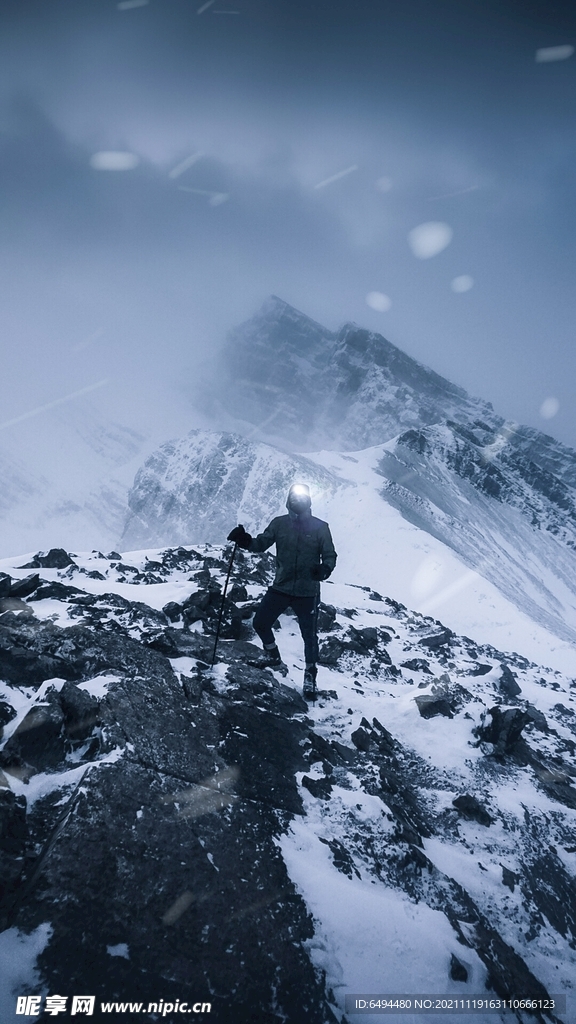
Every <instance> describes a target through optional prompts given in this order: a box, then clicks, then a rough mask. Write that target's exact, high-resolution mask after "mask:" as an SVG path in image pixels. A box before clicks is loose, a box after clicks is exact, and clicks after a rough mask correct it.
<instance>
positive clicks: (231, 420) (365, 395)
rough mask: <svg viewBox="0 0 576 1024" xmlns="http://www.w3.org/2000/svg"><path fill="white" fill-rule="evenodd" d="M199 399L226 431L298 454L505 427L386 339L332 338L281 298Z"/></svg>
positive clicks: (344, 332) (352, 332) (236, 334)
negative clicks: (410, 435) (423, 432)
mask: <svg viewBox="0 0 576 1024" xmlns="http://www.w3.org/2000/svg"><path fill="white" fill-rule="evenodd" d="M198 401H199V403H200V404H202V405H204V407H205V408H206V409H207V411H209V412H210V413H211V415H212V417H213V420H214V422H215V424H217V423H220V424H221V426H222V427H223V428H224V429H236V430H237V431H238V432H240V433H243V432H244V433H245V432H246V427H249V428H250V430H251V431H253V432H254V434H255V436H256V437H257V438H258V439H259V440H261V441H269V442H271V443H272V444H279V445H280V446H281V447H286V446H290V447H291V448H293V449H295V450H296V451H317V450H318V449H320V448H328V449H331V450H332V451H358V450H360V449H362V448H368V447H370V446H371V445H375V444H381V443H382V442H384V441H388V440H390V438H392V437H396V435H397V434H400V433H402V432H403V431H404V430H407V429H409V428H410V427H424V426H427V425H428V424H431V423H438V422H439V421H442V420H444V419H446V418H447V417H448V418H451V419H453V420H456V421H457V422H466V421H470V420H474V419H482V420H484V421H485V422H488V423H490V424H492V426H493V428H494V429H495V430H496V429H497V428H498V427H499V426H500V425H501V424H502V423H503V420H502V418H501V417H499V416H496V415H495V413H494V410H493V409H492V406H491V405H490V404H489V403H488V402H483V401H481V400H480V399H475V398H471V397H470V396H469V395H468V394H467V393H466V391H464V389H463V388H460V387H457V386H456V385H455V384H452V383H451V382H450V381H449V380H446V378H444V377H441V376H440V375H439V374H437V373H435V372H434V371H433V370H431V369H429V368H428V367H426V366H423V365H422V364H421V363H419V362H417V360H415V359H412V358H411V357H410V356H408V355H406V354H405V353H404V352H402V351H401V349H399V348H397V347H396V346H395V345H392V344H391V343H390V342H389V341H387V340H386V339H385V338H383V337H382V335H380V334H376V333H374V332H372V331H367V330H364V329H362V328H360V327H358V326H357V325H356V324H352V323H348V324H344V326H343V327H341V328H340V330H339V331H336V332H333V331H329V330H327V329H326V328H325V327H322V326H321V325H320V324H318V323H316V322H315V321H314V320H312V319H311V318H310V317H308V316H306V315H305V314H304V313H301V312H299V310H297V309H295V308H294V307H293V306H290V305H289V304H288V303H287V302H284V301H283V300H282V299H279V298H278V297H277V296H275V295H273V296H271V297H270V298H269V299H268V300H267V301H266V302H265V303H264V305H263V306H262V308H261V309H260V310H259V311H258V313H256V315H255V316H253V317H252V318H251V319H250V320H248V321H247V322H246V323H244V324H241V325H240V326H239V327H237V328H235V329H234V330H232V331H231V332H230V334H229V336H228V340H227V344H226V345H225V347H224V349H223V351H222V354H221V356H220V359H219V361H218V364H217V368H216V372H215V374H214V377H213V379H212V380H211V381H210V382H207V383H206V382H204V383H203V388H202V393H201V394H199V395H198ZM242 426H244V430H242Z"/></svg>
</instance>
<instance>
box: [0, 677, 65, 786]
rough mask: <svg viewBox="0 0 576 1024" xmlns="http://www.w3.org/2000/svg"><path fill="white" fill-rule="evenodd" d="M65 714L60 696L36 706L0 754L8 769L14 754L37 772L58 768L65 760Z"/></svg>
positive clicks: (53, 694) (51, 694)
mask: <svg viewBox="0 0 576 1024" xmlns="http://www.w3.org/2000/svg"><path fill="white" fill-rule="evenodd" d="M64 739H65V735H64V712H63V711H62V708H61V706H60V701H59V700H58V695H57V694H56V693H55V692H52V693H49V694H48V695H47V697H46V700H45V702H44V703H42V704H35V705H34V706H33V707H32V708H30V711H29V712H28V714H27V715H26V717H25V718H24V719H23V720H22V721H21V722H20V725H19V726H18V728H17V729H16V731H15V732H13V733H12V735H11V737H10V739H9V740H7V742H6V744H5V746H4V750H3V751H2V754H1V755H0V761H1V762H2V764H6V766H7V767H9V766H10V764H11V763H12V758H13V757H14V755H15V756H16V758H22V759H23V760H24V761H25V762H26V764H29V765H32V767H33V768H35V769H36V771H38V772H43V771H46V770H47V769H48V770H49V769H50V768H55V767H56V766H57V765H59V764H60V763H61V762H62V761H63V760H64V757H65V749H64Z"/></svg>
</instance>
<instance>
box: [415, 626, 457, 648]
mask: <svg viewBox="0 0 576 1024" xmlns="http://www.w3.org/2000/svg"><path fill="white" fill-rule="evenodd" d="M453 636H454V634H453V633H452V631H451V630H450V629H443V630H442V632H441V633H433V634H432V636H424V637H421V638H420V640H419V641H418V642H419V643H420V644H422V647H428V648H429V649H430V650H431V651H436V650H438V649H439V648H440V647H445V646H446V645H447V644H449V643H450V641H451V639H452V637H453Z"/></svg>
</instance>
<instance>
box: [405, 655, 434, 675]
mask: <svg viewBox="0 0 576 1024" xmlns="http://www.w3.org/2000/svg"><path fill="white" fill-rule="evenodd" d="M401 666H402V668H409V669H410V671H411V672H427V673H429V674H430V675H432V673H431V671H430V662H429V661H426V658H410V660H409V661H403V662H401Z"/></svg>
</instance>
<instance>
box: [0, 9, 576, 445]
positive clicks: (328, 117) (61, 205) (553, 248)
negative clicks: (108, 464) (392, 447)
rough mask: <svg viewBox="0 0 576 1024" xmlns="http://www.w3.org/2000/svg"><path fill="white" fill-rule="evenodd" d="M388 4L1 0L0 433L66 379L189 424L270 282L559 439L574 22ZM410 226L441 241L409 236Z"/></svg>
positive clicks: (10, 432)
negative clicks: (202, 391) (199, 394)
mask: <svg viewBox="0 0 576 1024" xmlns="http://www.w3.org/2000/svg"><path fill="white" fill-rule="evenodd" d="M400 7H401V9H399V5H397V4H393V3H382V4H378V5H376V4H373V3H372V4H370V3H364V4H362V3H361V4H356V5H347V4H343V3H340V4H327V3H312V4H303V3H288V2H286V3H284V2H281V3H276V4H274V5H267V4H265V3H261V2H252V3H251V2H250V0H238V2H234V3H226V4H224V3H218V2H215V3H213V4H211V5H200V4H198V5H197V6H196V5H193V4H190V3H188V2H187V0H186V2H185V0H166V2H164V3H159V2H158V0H155V2H152V0H151V2H150V3H148V4H141V5H140V6H135V5H132V6H129V5H126V4H124V5H122V4H121V3H120V4H114V3H111V4H108V3H107V4H102V3H101V2H99V0H86V2H82V3H79V2H67V0H55V2H52V3H51V4H50V5H46V4H45V3H42V2H40V0H25V2H20V0H10V2H4V4H3V20H4V28H3V32H2V40H1V42H0V56H1V60H0V102H1V117H0V127H1V135H0V144H1V148H2V161H1V165H0V192H1V196H2V199H1V210H2V231H1V233H0V261H1V276H0V281H1V285H0V287H1V308H2V378H3V384H4V386H3V390H2V399H3V401H2V415H1V417H0V418H1V421H2V423H1V427H2V429H1V430H0V445H1V446H2V449H3V451H4V452H5V453H8V454H10V455H11V456H14V457H18V455H19V444H20V432H19V430H17V429H15V427H14V425H10V424H11V423H12V421H13V420H15V419H17V418H18V417H19V416H20V415H22V414H23V413H27V412H34V410H44V411H38V413H37V416H36V419H35V422H36V424H37V429H38V432H39V433H41V432H42V431H43V429H44V428H43V426H42V423H43V419H44V420H45V422H46V423H48V418H47V416H48V412H47V410H45V407H46V406H49V405H50V403H53V402H54V401H57V400H60V399H61V398H67V396H76V397H72V398H70V399H69V401H70V402H72V403H76V405H77V406H78V408H81V406H82V402H84V401H85V400H87V399H85V397H84V396H85V395H87V394H88V393H89V395H90V407H91V408H92V409H95V410H96V411H97V412H98V414H99V415H101V416H103V417H104V418H114V419H116V420H117V421H119V422H121V423H123V424H126V425H127V426H132V427H135V428H137V429H147V428H149V429H150V430H151V431H152V433H153V434H154V437H155V438H156V439H158V440H160V439H162V438H166V437H169V436H172V435H174V433H177V432H182V431H184V430H186V429H188V428H189V427H191V426H193V425H196V424H197V423H198V422H199V416H198V413H197V412H196V410H195V409H194V407H193V403H192V402H191V399H190V395H191V394H192V392H193V386H192V385H193V382H194V380H195V379H197V377H198V375H199V373H201V372H203V368H205V367H206V365H207V363H208V362H209V361H210V359H211V357H212V355H213V353H214V352H215V351H216V350H217V348H218V347H219V346H220V345H221V343H222V340H223V338H224V336H225V334H226V331H227V330H228V329H229V328H230V327H232V326H233V325H235V324H237V323H238V322H240V321H241V320H243V319H245V318H247V317H248V316H250V315H251V314H252V313H253V312H254V311H255V310H256V309H257V308H258V307H259V305H260V304H261V302H262V301H263V300H264V299H265V298H266V296H267V295H268V294H270V293H275V294H277V295H279V296H281V297H282V298H284V299H286V300H287V301H288V302H290V303H291V304H293V305H294V306H296V307H297V308H299V309H301V310H302V311H304V312H305V313H307V314H309V315H311V316H312V317H314V318H316V319H317V320H319V321H321V322H322V323H324V324H326V326H328V327H330V328H336V327H338V326H339V325H340V324H341V323H342V322H344V321H348V320H354V321H356V322H357V323H359V324H361V325H363V326H366V327H368V328H371V329H373V330H377V331H379V332H380V333H382V334H383V335H384V336H385V337H387V338H388V339H389V340H390V341H392V342H394V343H395V344H396V345H398V346H399V347H400V348H402V349H403V350H405V351H406V352H408V353H409V354H410V355H412V356H414V357H416V358H417V359H420V360H421V361H423V362H424V363H426V364H428V365H430V366H431V367H433V368H434V369H435V370H437V371H438V372H440V373H442V374H444V375H445V376H448V377H450V378H451V379H452V380H454V381H455V382H456V383H458V384H460V385H462V386H464V387H465V388H467V389H468V390H469V391H470V392H471V393H472V394H475V395H480V396H482V397H484V398H486V399H488V400H490V401H492V403H493V404H494V406H495V408H496V409H497V410H498V411H499V412H500V413H502V414H503V415H504V416H507V417H508V418H510V419H516V420H518V421H520V422H524V423H528V424H530V425H533V426H536V427H539V428H540V429H545V430H547V431H548V432H551V433H553V434H554V435H555V436H557V437H558V438H560V439H561V440H563V441H565V442H567V443H568V444H572V445H574V444H576V412H575V411H574V407H573V403H572V401H571V398H572V380H573V379H574V372H575V370H576V367H575V365H574V364H575V359H576V356H575V347H574V344H573V334H574V305H573V274H572V267H573V265H574V248H575V239H576V223H575V211H576V204H575V202H574V179H573V168H572V154H573V150H574V143H575V138H576V128H575V124H576V122H575V121H574V116H573V115H574V105H575V91H574V85H575V73H576V71H575V69H576V59H575V58H574V57H573V56H571V52H572V51H571V47H572V44H573V43H574V40H575V38H576V32H575V31H574V17H573V16H571V15H570V14H569V13H568V12H567V11H566V10H565V9H564V8H563V7H560V8H557V9H554V7H553V5H544V4H537V3H532V4H531V5H526V4H520V3H485V2H482V3H476V2H473V0H466V2H461V0H459V2H458V3H456V2H443V3H434V4H430V3H426V2H424V0H422V2H418V0H409V2H407V3H405V4H403V5H400ZM551 47H564V49H563V50H561V51H558V52H556V53H554V52H553V51H550V48H551ZM545 48H548V50H549V52H548V53H547V55H546V54H544V56H542V54H543V53H544V49H545ZM537 52H538V53H540V56H539V57H538V56H537ZM109 152H113V153H118V152H120V153H124V154H126V153H127V154H130V155H131V156H130V157H129V158H128V159H127V162H126V159H125V164H126V169H106V166H107V165H108V166H110V161H111V158H107V157H106V156H104V157H101V156H100V157H99V156H98V154H102V153H104V154H106V153H109ZM184 162H185V163H184ZM113 163H114V161H113V159H112V164H113ZM117 163H118V161H117ZM120 163H122V160H120ZM430 223H432V224H433V225H434V224H435V225H441V228H440V231H441V232H442V231H444V233H445V237H449V241H448V242H447V243H446V244H445V245H444V247H443V248H441V249H440V250H438V251H435V252H433V253H431V254H430V253H428V254H427V253H424V254H422V253H418V252H416V250H415V249H414V245H413V244H412V242H411V238H413V237H414V236H413V233H414V229H417V228H419V226H420V225H422V224H430ZM434 230H435V229H432V232H434ZM446 233H447V234H446ZM432 248H434V245H433V246H432ZM382 297H383V298H382ZM101 382H104V383H101ZM94 385H98V387H97V388H94V389H93V390H92V391H91V392H87V391H86V389H88V388H92V387H93V386H94ZM78 392H82V394H81V395H79V396H77V393H78ZM46 429H47V428H46Z"/></svg>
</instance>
